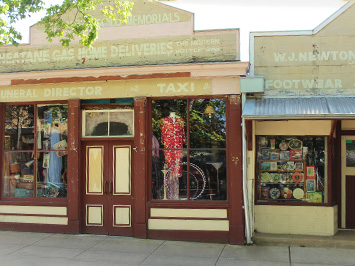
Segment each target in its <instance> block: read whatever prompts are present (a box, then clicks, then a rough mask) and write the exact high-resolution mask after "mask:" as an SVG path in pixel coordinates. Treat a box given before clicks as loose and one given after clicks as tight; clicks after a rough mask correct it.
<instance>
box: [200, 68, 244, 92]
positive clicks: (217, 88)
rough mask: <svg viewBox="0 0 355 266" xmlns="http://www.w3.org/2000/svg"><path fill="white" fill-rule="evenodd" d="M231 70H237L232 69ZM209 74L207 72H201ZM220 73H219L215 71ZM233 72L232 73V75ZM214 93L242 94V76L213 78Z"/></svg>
mask: <svg viewBox="0 0 355 266" xmlns="http://www.w3.org/2000/svg"><path fill="white" fill-rule="evenodd" d="M231 72H235V71H234V70H231ZM199 74H200V75H204V74H205V75H207V73H203V72H202V73H199ZM215 74H216V75H218V73H215ZM232 74H233V73H231V75H232ZM212 94H214V95H217V94H240V78H239V77H230V78H227V77H223V78H214V79H212Z"/></svg>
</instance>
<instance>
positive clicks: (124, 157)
mask: <svg viewBox="0 0 355 266" xmlns="http://www.w3.org/2000/svg"><path fill="white" fill-rule="evenodd" d="M113 149H114V156H115V158H114V162H115V167H114V180H113V182H114V188H115V190H114V195H121V194H124V195H130V194H131V146H114V147H113Z"/></svg>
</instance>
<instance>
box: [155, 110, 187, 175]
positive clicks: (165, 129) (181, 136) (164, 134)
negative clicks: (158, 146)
mask: <svg viewBox="0 0 355 266" xmlns="http://www.w3.org/2000/svg"><path fill="white" fill-rule="evenodd" d="M161 140H162V143H163V145H164V149H182V148H183V144H184V143H186V140H185V130H184V120H183V119H182V118H181V117H178V116H177V117H171V116H167V117H164V118H163V121H162V127H161ZM164 155H165V162H166V163H167V164H168V167H169V168H170V167H172V166H174V165H176V164H179V163H181V160H182V151H181V150H164ZM176 168H179V171H178V173H179V176H181V167H176ZM175 172H176V170H175Z"/></svg>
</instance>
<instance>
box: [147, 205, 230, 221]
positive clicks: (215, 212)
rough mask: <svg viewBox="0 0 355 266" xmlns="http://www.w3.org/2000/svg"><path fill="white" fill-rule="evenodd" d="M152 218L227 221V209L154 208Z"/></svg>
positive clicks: (151, 211)
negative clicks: (218, 219)
mask: <svg viewBox="0 0 355 266" xmlns="http://www.w3.org/2000/svg"><path fill="white" fill-rule="evenodd" d="M150 216H151V217H170V218H216V219H217V218H220V219H227V210H225V209H166V208H161V209H158V208H154V209H151V210H150Z"/></svg>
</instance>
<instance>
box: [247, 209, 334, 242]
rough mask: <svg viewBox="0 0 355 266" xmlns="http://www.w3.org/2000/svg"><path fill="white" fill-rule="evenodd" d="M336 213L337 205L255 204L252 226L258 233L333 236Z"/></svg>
mask: <svg viewBox="0 0 355 266" xmlns="http://www.w3.org/2000/svg"><path fill="white" fill-rule="evenodd" d="M337 215H338V207H337V206H333V207H318V206H271V205H256V206H255V225H254V226H255V230H256V231H258V232H260V233H270V234H296V235H297V234H302V235H318V236H333V235H334V234H335V233H336V232H337V230H338V218H337Z"/></svg>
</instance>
